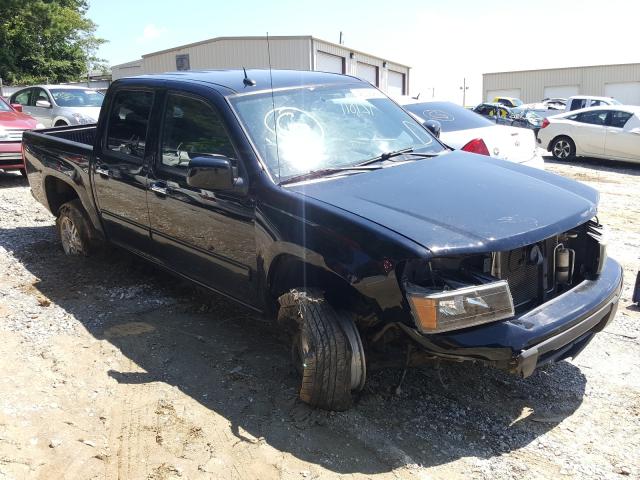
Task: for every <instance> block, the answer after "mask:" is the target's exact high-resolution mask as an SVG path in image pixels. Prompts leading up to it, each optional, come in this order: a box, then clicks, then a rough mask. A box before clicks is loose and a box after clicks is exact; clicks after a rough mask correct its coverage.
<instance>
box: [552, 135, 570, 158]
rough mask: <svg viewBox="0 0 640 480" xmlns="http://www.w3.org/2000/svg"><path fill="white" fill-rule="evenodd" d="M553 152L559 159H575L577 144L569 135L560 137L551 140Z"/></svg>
mask: <svg viewBox="0 0 640 480" xmlns="http://www.w3.org/2000/svg"><path fill="white" fill-rule="evenodd" d="M551 153H552V154H553V156H554V157H555V158H556V159H557V160H573V158H574V157H575V156H576V144H575V143H573V140H571V139H570V138H569V137H565V136H562V137H558V138H555V139H554V140H553V142H551Z"/></svg>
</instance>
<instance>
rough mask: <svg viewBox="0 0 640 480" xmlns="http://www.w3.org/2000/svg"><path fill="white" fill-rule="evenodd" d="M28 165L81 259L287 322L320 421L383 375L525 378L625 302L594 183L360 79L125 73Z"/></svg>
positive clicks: (34, 140)
mask: <svg viewBox="0 0 640 480" xmlns="http://www.w3.org/2000/svg"><path fill="white" fill-rule="evenodd" d="M24 151H25V159H26V164H27V175H28V179H29V183H30V185H31V190H32V193H33V195H34V197H35V198H36V199H37V200H38V201H40V202H41V203H42V204H43V205H45V206H46V207H47V208H48V209H49V210H50V211H51V212H52V213H53V214H54V215H55V216H56V217H57V219H56V225H57V229H58V232H59V235H60V240H61V243H62V248H63V249H64V251H65V252H66V253H67V254H70V255H86V254H89V253H90V252H91V251H92V249H94V248H96V247H97V246H98V245H99V242H98V240H101V239H104V240H107V241H109V242H112V243H114V244H116V245H120V246H122V247H124V248H127V249H129V250H130V251H132V252H133V253H135V254H138V255H140V256H141V257H142V258H145V259H147V260H149V261H151V262H155V263H157V264H159V265H161V266H162V267H164V269H166V270H168V271H173V272H175V273H176V274H178V275H180V276H182V277H186V278H189V279H192V280H194V281H195V282H196V283H197V284H199V285H201V286H205V287H207V288H209V289H211V290H213V291H217V292H220V293H222V294H224V295H226V296H228V297H230V298H232V299H234V300H236V301H237V302H239V303H241V304H242V305H245V306H247V307H248V308H251V309H253V310H255V311H259V312H264V313H265V314H267V315H269V316H271V317H272V318H274V319H276V320H277V321H276V322H275V324H274V327H275V326H276V325H278V326H279V327H280V328H282V329H284V331H285V332H288V333H289V335H290V338H291V341H292V352H293V358H294V365H295V366H296V370H297V372H298V375H299V382H300V383H299V395H300V398H301V399H302V400H303V401H305V402H307V403H309V404H311V405H313V406H316V407H322V408H328V409H338V410H339V409H345V408H348V406H349V405H350V404H351V398H352V397H351V392H352V391H354V390H359V389H361V388H362V387H363V385H364V383H365V380H366V372H367V369H368V368H369V367H371V366H372V365H374V366H375V365H380V364H381V363H379V362H380V361H381V362H382V364H385V365H388V364H391V363H395V364H396V365H398V366H400V367H402V366H406V365H408V364H412V365H413V364H416V363H418V362H419V361H420V360H421V359H422V360H423V361H424V359H426V358H429V359H433V358H435V359H440V360H451V361H456V362H463V361H468V362H480V363H483V364H486V365H490V366H493V367H497V368H502V369H504V370H507V371H509V372H512V373H514V374H517V375H521V376H523V377H528V376H529V375H531V374H532V373H533V372H534V371H535V369H536V368H538V367H539V366H540V365H544V364H546V363H549V362H556V361H560V360H562V359H564V358H568V357H575V356H576V355H577V354H578V353H579V352H580V351H582V349H583V348H584V347H585V346H586V345H587V344H588V343H589V342H590V341H591V339H592V338H593V337H594V335H595V334H596V332H599V331H600V330H602V329H603V328H604V327H605V326H606V325H607V324H608V323H609V322H610V321H611V319H613V317H614V314H615V310H616V305H617V303H618V298H619V296H620V291H621V285H622V270H621V268H620V265H619V264H618V263H616V262H615V261H614V260H612V259H610V258H609V259H607V255H606V250H605V246H604V244H602V243H601V242H600V241H599V238H600V230H601V225H600V224H599V223H598V221H597V218H596V214H597V204H598V193H597V192H596V191H595V190H593V189H592V188H590V187H589V186H587V185H584V184H582V183H578V182H575V181H573V180H570V179H568V178H564V177H560V176H557V175H554V174H551V173H548V172H544V171H541V170H537V169H533V168H528V167H523V166H521V165H517V164H514V163H511V162H505V161H502V160H497V159H494V158H490V157H487V156H483V155H475V154H472V153H467V152H462V151H451V150H449V149H448V148H446V147H445V146H444V145H442V144H441V143H440V142H439V141H438V140H437V139H436V138H434V137H433V136H432V135H431V134H430V133H429V132H428V131H427V130H426V129H425V128H423V127H422V126H421V125H420V123H419V122H418V121H417V120H415V119H414V118H413V117H412V116H411V115H410V114H409V113H407V112H406V111H405V110H403V109H402V108H401V107H400V106H398V105H397V104H396V103H395V102H393V101H392V100H390V99H389V98H388V97H386V96H385V95H384V94H383V93H381V92H380V91H379V90H377V89H376V88H375V87H372V86H371V85H370V84H369V83H367V82H364V81H361V80H359V79H357V78H354V77H349V76H344V75H335V74H329V73H322V72H302V71H282V70H274V71H273V72H270V71H269V70H250V71H247V72H246V74H245V73H243V71H241V70H240V71H238V70H228V71H219V72H216V71H209V72H190V71H187V72H176V73H172V74H164V75H148V76H141V77H132V78H128V79H120V80H117V81H115V82H114V83H113V84H112V85H111V87H110V88H109V91H108V92H107V95H106V99H105V108H104V109H103V110H102V111H101V114H100V119H99V121H98V124H97V125H94V126H75V127H68V128H66V129H60V128H58V129H53V130H44V131H42V132H27V133H26V134H25V137H24ZM245 328H246V329H247V334H251V327H250V326H249V325H246V326H245Z"/></svg>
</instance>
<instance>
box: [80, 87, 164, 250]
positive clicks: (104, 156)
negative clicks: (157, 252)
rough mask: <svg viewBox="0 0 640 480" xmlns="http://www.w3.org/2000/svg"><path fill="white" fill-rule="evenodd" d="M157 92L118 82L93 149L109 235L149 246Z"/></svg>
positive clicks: (137, 247)
mask: <svg viewBox="0 0 640 480" xmlns="http://www.w3.org/2000/svg"><path fill="white" fill-rule="evenodd" d="M154 96H155V92H154V91H153V90H151V89H145V88H133V87H132V88H121V89H119V90H117V91H116V92H115V93H114V94H113V96H112V97H111V99H110V102H109V113H108V117H107V119H106V124H104V126H103V128H102V131H103V132H105V133H104V135H103V137H102V138H101V139H100V142H99V145H98V146H97V147H96V150H95V155H96V157H95V162H94V164H93V172H92V178H93V186H94V194H95V197H96V204H97V205H98V209H99V211H100V215H101V217H102V220H103V225H104V228H105V231H106V234H107V236H108V237H109V239H110V240H111V241H113V242H115V243H118V244H121V245H123V246H125V247H127V248H130V249H132V250H134V251H136V252H137V253H141V254H147V253H148V252H149V245H150V242H149V214H148V210H147V172H148V165H149V162H150V161H152V159H153V155H154V154H155V149H154V148H153V147H151V146H150V142H153V138H154V136H153V129H151V128H150V119H151V112H152V108H153V104H154Z"/></svg>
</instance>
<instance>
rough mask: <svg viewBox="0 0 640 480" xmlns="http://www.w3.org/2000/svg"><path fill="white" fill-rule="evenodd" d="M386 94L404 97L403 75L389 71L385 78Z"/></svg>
mask: <svg viewBox="0 0 640 480" xmlns="http://www.w3.org/2000/svg"><path fill="white" fill-rule="evenodd" d="M387 93H388V94H389V95H404V94H405V90H404V73H400V72H394V71H393V70H389V72H388V76H387Z"/></svg>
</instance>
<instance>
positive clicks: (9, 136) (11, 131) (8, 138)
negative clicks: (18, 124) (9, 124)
mask: <svg viewBox="0 0 640 480" xmlns="http://www.w3.org/2000/svg"><path fill="white" fill-rule="evenodd" d="M23 133H24V130H22V129H19V128H5V129H4V133H0V142H21V141H22V134H23Z"/></svg>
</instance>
